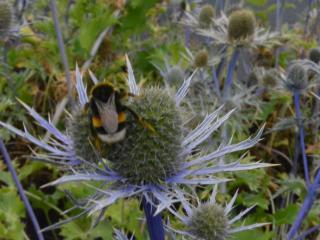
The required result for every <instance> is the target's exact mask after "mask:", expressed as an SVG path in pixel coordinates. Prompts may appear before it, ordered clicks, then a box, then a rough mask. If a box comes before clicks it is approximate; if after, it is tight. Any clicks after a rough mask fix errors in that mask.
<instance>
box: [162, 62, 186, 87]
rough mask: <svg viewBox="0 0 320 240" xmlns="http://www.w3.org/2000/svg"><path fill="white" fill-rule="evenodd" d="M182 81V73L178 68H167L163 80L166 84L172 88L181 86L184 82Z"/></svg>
mask: <svg viewBox="0 0 320 240" xmlns="http://www.w3.org/2000/svg"><path fill="white" fill-rule="evenodd" d="M184 79H185V77H184V72H183V71H182V69H181V67H179V66H173V67H171V68H169V69H168V71H167V72H166V73H165V80H166V81H167V83H169V84H170V85H173V86H174V85H177V84H181V83H182V82H183V81H184Z"/></svg>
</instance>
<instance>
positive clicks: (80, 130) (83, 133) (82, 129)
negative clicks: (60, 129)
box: [67, 107, 98, 162]
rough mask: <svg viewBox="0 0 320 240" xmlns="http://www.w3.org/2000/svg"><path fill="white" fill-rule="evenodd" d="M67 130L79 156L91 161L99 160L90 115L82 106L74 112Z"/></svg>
mask: <svg viewBox="0 0 320 240" xmlns="http://www.w3.org/2000/svg"><path fill="white" fill-rule="evenodd" d="M67 132H68V135H69V136H70V138H71V140H72V144H73V148H74V150H75V153H76V154H77V156H78V157H80V158H82V159H84V160H86V161H89V162H97V159H98V157H97V151H96V150H95V146H94V140H93V136H92V131H91V129H90V120H89V116H88V114H86V113H85V112H84V111H83V110H82V109H81V108H80V107H78V108H76V109H74V111H73V112H72V117H71V118H70V119H69V121H68V127H67Z"/></svg>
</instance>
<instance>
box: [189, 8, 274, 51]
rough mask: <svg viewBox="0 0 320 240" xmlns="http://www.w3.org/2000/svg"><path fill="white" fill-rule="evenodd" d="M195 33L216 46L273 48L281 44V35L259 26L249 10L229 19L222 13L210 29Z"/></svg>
mask: <svg viewBox="0 0 320 240" xmlns="http://www.w3.org/2000/svg"><path fill="white" fill-rule="evenodd" d="M195 32H196V33H197V34H199V35H202V36H205V37H207V38H208V39H210V40H211V41H212V44H214V45H216V46H219V45H222V46H225V45H231V46H235V47H239V46H247V47H248V46H249V47H257V46H268V47H272V46H274V45H279V44H280V37H279V34H277V33H274V32H269V31H267V30H265V29H264V28H261V27H259V26H257V24H256V20H255V16H254V14H253V13H252V11H250V10H248V9H237V10H235V11H233V12H232V13H231V14H230V16H229V17H227V16H226V15H225V14H224V13H223V12H222V13H221V16H220V17H219V18H217V19H213V23H212V27H211V28H210V29H196V30H195Z"/></svg>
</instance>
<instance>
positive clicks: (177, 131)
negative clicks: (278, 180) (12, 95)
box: [0, 59, 270, 228]
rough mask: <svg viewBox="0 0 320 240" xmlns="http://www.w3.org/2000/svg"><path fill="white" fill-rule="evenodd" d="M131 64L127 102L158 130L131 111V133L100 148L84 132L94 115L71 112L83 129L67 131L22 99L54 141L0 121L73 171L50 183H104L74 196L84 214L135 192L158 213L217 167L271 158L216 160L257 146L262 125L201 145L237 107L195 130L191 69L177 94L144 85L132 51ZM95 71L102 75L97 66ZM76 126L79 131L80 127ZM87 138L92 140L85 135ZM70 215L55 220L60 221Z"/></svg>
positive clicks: (210, 180) (82, 92)
mask: <svg viewBox="0 0 320 240" xmlns="http://www.w3.org/2000/svg"><path fill="white" fill-rule="evenodd" d="M127 68H128V85H129V89H130V92H131V93H132V94H134V95H135V96H136V97H133V98H130V99H129V100H128V104H129V105H130V107H131V108H133V111H137V114H138V115H139V116H141V119H142V120H143V122H144V123H145V124H148V125H149V126H150V127H152V128H153V130H151V129H150V128H149V127H146V126H145V124H142V122H139V121H137V120H136V119H135V120H133V116H131V115H130V114H129V115H128V120H127V121H126V122H127V126H126V130H127V134H126V137H125V138H124V139H123V140H122V141H119V142H117V143H114V144H111V145H108V146H105V145H102V146H100V148H102V149H103V148H105V151H99V148H96V147H95V144H94V142H93V141H90V140H89V136H88V135H87V136H86V133H88V129H89V128H90V125H87V128H85V127H84V125H86V124H87V123H86V120H85V118H88V116H85V115H81V114H79V113H77V114H74V115H73V116H71V118H72V119H71V121H73V122H74V123H75V119H78V122H79V123H78V124H79V126H78V127H77V130H76V129H75V130H70V127H69V128H68V129H67V131H66V132H65V133H62V132H61V131H59V130H58V129H57V128H56V127H55V126H53V124H52V123H51V122H50V121H47V120H45V119H44V118H42V117H41V116H40V115H39V114H38V113H36V112H35V111H34V110H33V109H32V108H30V107H28V106H27V105H25V104H24V106H25V107H26V109H27V110H28V111H29V113H30V114H31V116H32V117H34V118H35V120H36V121H37V122H38V124H39V125H40V126H41V127H43V128H44V129H46V130H47V131H49V132H50V133H51V134H52V136H53V138H52V139H51V140H50V141H48V142H43V141H42V140H41V139H37V138H35V137H34V136H32V135H31V134H30V133H29V132H28V131H27V129H26V128H25V129H24V131H21V130H19V129H17V128H15V127H13V126H11V125H9V124H6V123H3V122H0V125H2V126H3V127H6V128H8V129H9V130H11V131H12V132H14V133H16V134H17V135H19V136H21V137H23V138H26V139H27V140H29V141H30V142H32V143H34V144H36V145H37V146H39V147H40V148H42V149H44V150H45V151H47V152H48V153H47V154H39V153H35V156H34V158H36V159H39V160H43V161H47V162H51V163H56V164H58V165H62V166H65V168H66V170H67V173H66V174H65V175H64V176H62V177H61V178H59V179H57V180H55V181H54V182H51V183H48V184H47V185H46V186H54V185H58V184H64V183H68V182H83V181H84V182H86V181H95V182H101V183H103V184H102V185H100V188H97V187H95V186H93V185H90V186H91V187H92V188H93V189H95V193H94V194H93V195H92V196H91V197H87V198H86V199H83V200H80V201H79V203H78V204H76V206H78V207H81V209H83V210H84V212H83V213H81V214H80V215H83V214H84V213H89V214H94V213H97V212H101V211H104V210H105V208H106V207H108V206H109V205H110V204H112V203H114V202H115V201H117V200H118V199H119V198H126V197H131V196H134V195H138V196H141V197H143V199H144V200H145V201H147V202H148V203H149V204H150V205H152V206H154V207H155V208H156V212H155V214H154V215H157V214H158V213H160V212H161V211H162V210H164V209H166V208H168V207H169V206H170V205H171V204H172V203H174V202H177V201H180V195H177V194H176V192H177V191H180V190H179V189H180V187H179V185H180V184H187V185H199V184H200V185H201V184H203V185H207V184H210V185H212V184H217V183H220V182H225V181H228V180H227V179H221V178H217V177H214V176H213V175H214V174H216V173H221V172H228V171H242V170H250V169H255V168H260V167H268V166H270V165H269V164H264V163H249V164H242V163H240V161H236V162H232V163H228V164H222V163H218V161H216V160H217V159H218V158H220V157H222V156H224V155H226V154H228V153H232V152H235V151H239V150H244V149H248V148H250V147H252V146H253V145H254V144H256V143H257V141H259V139H260V137H261V134H262V129H263V128H262V129H260V131H259V132H258V134H257V135H256V137H254V138H253V139H247V140H244V141H242V142H240V143H237V144H229V145H223V146H220V147H219V148H218V149H217V150H215V151H212V152H207V151H206V152H202V151H201V148H200V147H199V146H200V145H201V144H202V143H203V142H205V141H206V140H207V139H208V138H209V137H210V136H211V135H212V133H213V132H214V131H215V130H216V129H217V128H218V127H219V126H221V125H222V124H223V123H224V122H225V121H226V120H227V119H228V118H229V116H230V115H231V113H232V111H231V112H229V113H228V114H226V115H225V116H222V117H219V113H220V111H221V108H219V109H218V110H216V111H215V112H213V113H211V114H209V115H207V116H206V117H205V118H204V120H203V121H202V123H200V124H199V125H198V126H197V127H196V128H195V129H194V130H192V131H189V130H187V128H185V127H184V124H185V122H184V121H185V120H184V118H183V115H184V114H183V109H182V108H181V107H180V103H181V102H182V100H183V98H184V97H185V96H186V94H187V92H188V89H189V86H190V84H191V80H192V77H193V76H190V77H189V78H188V79H187V80H186V81H184V83H183V84H182V86H181V88H180V89H179V90H178V91H177V92H176V93H175V94H173V93H172V92H171V91H169V90H168V91H167V90H164V89H160V88H146V89H140V88H139V87H138V85H137V84H136V81H135V78H134V75H133V70H132V67H131V64H130V62H129V60H128V59H127ZM91 76H92V77H93V79H96V78H95V77H94V76H93V74H92V73H91ZM76 79H77V91H78V95H79V106H78V107H79V109H83V110H85V106H86V104H87V103H88V102H89V97H88V95H87V92H86V87H85V86H84V84H83V81H82V76H81V74H80V71H79V69H78V68H77V69H76ZM166 91H167V92H166ZM84 112H85V111H84ZM82 118H83V119H82ZM80 125H81V126H82V125H83V127H81V126H80ZM71 129H72V128H71ZM76 131H79V132H78V134H77V132H76ZM80 138H83V139H80ZM86 141H88V143H85V142H86ZM79 148H81V149H79ZM194 149H197V154H194ZM85 150H87V151H88V152H89V151H92V153H88V152H86V151H85ZM94 154H96V158H95V157H94ZM106 160H108V161H106ZM101 216H103V215H101ZM72 219H74V218H72ZM66 221H70V220H66ZM66 221H63V222H61V223H57V224H55V225H53V226H51V227H49V228H55V227H58V226H60V225H61V224H62V223H65V222H66Z"/></svg>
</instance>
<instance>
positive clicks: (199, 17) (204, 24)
mask: <svg viewBox="0 0 320 240" xmlns="http://www.w3.org/2000/svg"><path fill="white" fill-rule="evenodd" d="M214 16H215V9H214V7H213V6H212V5H211V4H205V5H203V6H202V7H199V8H195V9H193V10H192V12H186V18H184V19H182V24H183V25H185V26H188V27H190V28H191V29H193V30H196V29H199V28H200V29H208V28H210V27H211V26H212V24H213V22H214Z"/></svg>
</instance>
